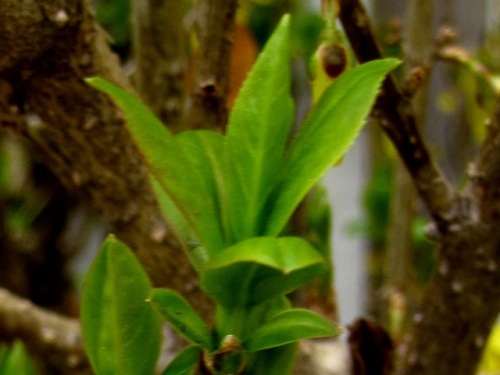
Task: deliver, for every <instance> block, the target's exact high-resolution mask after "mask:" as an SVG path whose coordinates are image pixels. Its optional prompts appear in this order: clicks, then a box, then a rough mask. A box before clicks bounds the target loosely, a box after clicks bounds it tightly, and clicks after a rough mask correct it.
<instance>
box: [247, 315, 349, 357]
mask: <svg viewBox="0 0 500 375" xmlns="http://www.w3.org/2000/svg"><path fill="white" fill-rule="evenodd" d="M340 333H341V330H340V329H339V328H338V327H336V326H334V325H333V324H332V323H331V322H330V321H329V320H327V319H325V318H323V317H321V316H319V315H317V314H315V313H314V312H312V311H310V310H305V309H290V310H286V311H283V312H281V313H279V314H276V315H275V316H273V317H272V318H271V319H269V320H268V321H267V322H265V323H264V324H263V325H261V326H260V327H259V328H258V329H257V330H256V331H255V332H254V334H253V336H252V337H250V339H249V340H248V341H247V342H246V343H244V347H245V349H247V350H248V351H250V352H256V351H259V350H264V349H269V348H275V347H278V346H282V345H285V344H290V343H292V342H295V341H299V340H304V339H311V338H319V337H331V336H336V335H339V334H340Z"/></svg>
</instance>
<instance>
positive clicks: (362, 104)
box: [266, 59, 400, 235]
mask: <svg viewBox="0 0 500 375" xmlns="http://www.w3.org/2000/svg"><path fill="white" fill-rule="evenodd" d="M399 64H400V62H399V60H396V59H385V60H377V61H371V62H368V63H365V64H363V65H360V66H358V67H356V68H354V69H351V70H349V71H348V72H346V73H344V74H342V75H341V76H340V77H339V78H337V79H336V80H335V81H334V82H333V84H332V85H331V86H330V87H329V88H328V89H327V90H326V91H325V93H324V94H323V96H322V97H321V98H320V100H319V101H318V103H317V104H316V106H315V107H314V108H313V111H312V113H311V114H310V115H309V117H308V118H307V119H306V121H305V122H304V124H303V125H302V127H301V128H300V129H299V131H298V134H297V136H296V137H295V139H294V140H293V142H292V144H291V147H290V150H289V153H288V155H287V158H286V162H285V166H284V168H283V170H282V180H281V181H280V183H279V184H277V185H276V186H275V190H274V192H273V196H272V198H273V199H271V202H274V204H273V205H272V207H270V208H269V210H268V212H269V213H270V217H269V221H268V225H267V231H266V234H268V235H277V234H278V233H279V232H280V231H281V230H282V229H283V227H284V226H285V224H286V222H287V221H288V219H289V218H290V216H291V215H292V213H293V211H294V210H295V208H296V207H297V205H298V204H299V202H300V201H301V200H302V199H303V198H304V196H305V194H306V193H307V192H308V191H309V190H310V189H311V187H312V186H313V185H314V184H315V183H316V182H317V181H318V180H319V179H320V178H321V176H323V174H324V173H325V172H326V171H327V170H328V169H329V168H330V167H331V166H332V165H333V164H335V163H336V162H337V161H338V160H339V159H340V158H341V157H342V156H343V155H344V153H345V152H346V151H347V150H348V148H349V147H350V146H351V144H352V143H353V142H354V140H355V138H356V137H357V135H358V133H359V132H360V130H361V128H362V126H363V124H364V122H365V119H366V117H367V116H368V114H369V112H370V109H371V107H372V105H373V102H374V100H375V98H376V96H377V93H378V89H379V87H380V84H381V82H382V81H383V79H384V77H385V76H386V75H387V73H388V72H389V71H391V70H392V69H394V68H395V67H396V66H398V65H399Z"/></svg>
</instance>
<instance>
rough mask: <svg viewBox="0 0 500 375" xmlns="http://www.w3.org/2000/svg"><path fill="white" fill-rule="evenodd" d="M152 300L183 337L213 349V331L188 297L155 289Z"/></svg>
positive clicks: (166, 290) (170, 291) (171, 291)
mask: <svg viewBox="0 0 500 375" xmlns="http://www.w3.org/2000/svg"><path fill="white" fill-rule="evenodd" d="M150 301H151V303H152V304H153V306H155V307H156V308H157V309H158V311H159V312H160V314H161V315H162V316H163V317H164V318H165V319H166V320H167V321H168V322H169V323H170V325H171V326H172V328H173V329H174V330H175V331H176V332H177V333H179V334H180V335H181V336H182V337H184V338H185V339H186V340H188V341H189V342H191V343H193V344H197V345H200V346H202V347H203V348H206V349H209V350H211V349H212V346H213V345H212V333H211V332H210V329H209V328H208V326H207V325H206V324H205V322H204V321H203V319H201V318H200V316H199V315H198V313H197V312H196V311H195V310H194V309H193V307H192V306H191V305H190V304H189V302H188V301H186V299H184V298H183V297H182V296H181V295H180V294H179V293H177V292H174V291H173V290H169V289H163V288H161V289H153V291H152V292H151V296H150Z"/></svg>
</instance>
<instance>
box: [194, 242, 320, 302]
mask: <svg viewBox="0 0 500 375" xmlns="http://www.w3.org/2000/svg"><path fill="white" fill-rule="evenodd" d="M324 270H325V263H324V260H323V258H322V257H321V255H320V254H319V253H318V252H317V251H316V250H315V249H314V248H313V247H312V246H311V245H310V244H308V243H307V242H306V241H304V240H302V239H301V238H298V237H281V238H274V237H258V238H252V239H249V240H245V241H242V242H240V243H238V244H236V245H234V246H231V247H229V248H227V249H224V250H223V251H221V252H219V253H217V254H216V255H215V256H214V258H213V259H212V260H211V261H209V262H208V263H207V264H206V265H205V267H204V269H203V270H202V272H201V285H202V288H203V289H204V290H205V292H206V293H207V294H208V295H209V296H210V297H212V298H213V299H214V300H215V301H217V302H218V303H221V304H222V305H227V306H245V305H249V304H258V303H262V302H264V301H266V300H269V299H272V298H274V297H277V296H279V295H282V294H285V293H288V292H291V291H292V290H294V289H296V288H298V287H299V286H300V285H302V284H304V283H305V282H307V281H308V280H310V279H312V278H314V277H316V276H318V275H320V274H321V273H322V272H324ZM228 291H231V293H228Z"/></svg>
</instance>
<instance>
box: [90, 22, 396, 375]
mask: <svg viewBox="0 0 500 375" xmlns="http://www.w3.org/2000/svg"><path fill="white" fill-rule="evenodd" d="M289 34H290V33H289V18H288V17H287V16H285V17H284V18H283V19H282V21H281V22H280V24H279V26H278V27H277V29H276V31H275V32H274V34H273V35H272V37H271V38H270V40H269V42H268V43H267V45H266V47H265V49H264V50H263V52H262V54H261V55H260V57H259V59H258V61H257V62H256V64H255V66H254V68H253V69H252V72H251V73H250V74H249V77H248V78H247V80H246V82H245V84H244V86H243V87H242V89H241V91H240V94H239V97H238V99H237V101H236V103H235V106H234V108H233V111H232V113H231V116H230V119H229V124H228V128H227V133H226V134H225V135H222V134H219V133H216V132H212V131H205V130H203V131H186V132H183V133H181V134H178V135H176V136H174V135H172V134H171V133H170V132H169V131H168V130H167V128H166V127H165V126H164V125H163V124H162V123H161V122H160V121H159V120H158V119H156V117H155V116H154V115H152V114H151V113H150V112H149V111H148V110H147V109H146V108H145V107H144V106H143V105H142V104H141V103H140V102H139V101H138V100H137V99H135V98H134V97H133V96H132V95H130V94H129V93H127V92H125V91H123V90H121V89H120V88H118V87H115V86H113V85H112V84H110V83H108V82H106V81H104V80H102V79H99V78H93V79H90V80H89V83H90V84H91V85H92V86H94V87H96V88H98V89H99V90H101V91H103V92H105V93H107V94H109V95H110V96H111V97H112V98H113V99H114V100H115V101H116V102H117V103H118V104H119V105H120V106H121V107H122V109H123V110H124V112H125V115H126V118H127V122H128V126H129V130H130V132H131V134H132V136H133V138H134V139H135V141H136V142H137V144H138V145H139V147H140V149H141V150H142V152H143V154H144V156H145V158H146V160H147V162H148V164H149V166H150V168H151V172H152V174H153V176H154V179H155V184H156V186H157V189H156V190H157V192H158V194H159V195H160V198H161V199H160V200H162V201H169V200H170V201H171V202H173V204H174V205H175V206H176V207H177V209H178V210H179V212H180V213H181V214H182V216H183V217H184V219H185V220H186V222H187V224H188V225H189V227H190V228H191V230H192V231H193V233H194V235H195V236H196V238H197V239H198V240H199V241H200V243H201V246H200V247H198V249H197V251H195V252H192V253H190V254H189V255H190V259H191V261H192V263H193V265H194V266H195V268H196V269H197V270H198V272H199V275H200V284H201V287H202V289H203V291H204V292H205V293H206V294H207V295H208V296H209V297H210V298H212V299H213V300H214V301H215V303H216V316H215V327H214V328H213V329H211V328H210V327H209V326H208V325H207V324H206V323H205V322H204V321H203V320H202V319H201V317H199V315H198V314H197V313H196V311H195V309H194V308H193V307H192V306H191V305H190V304H189V303H188V302H187V301H186V300H185V299H184V298H183V297H182V296H180V295H179V294H178V293H176V292H174V291H172V290H167V289H151V286H150V284H149V281H148V280H147V277H146V275H145V274H144V271H142V269H141V267H140V266H139V264H138V263H137V261H136V259H135V258H134V256H133V255H132V254H131V253H130V251H129V250H128V249H127V248H126V247H125V246H124V245H123V244H121V243H120V242H119V241H117V240H116V239H114V238H112V237H111V238H108V239H107V240H106V242H105V243H104V245H103V247H102V250H101V252H100V254H99V255H98V257H97V258H96V260H95V262H94V265H93V266H92V268H91V270H90V272H89V274H88V276H87V279H86V282H85V286H84V294H83V302H82V304H83V307H82V326H83V334H84V340H85V343H86V347H87V351H88V354H89V358H90V361H91V363H92V366H93V368H94V370H95V372H96V373H97V374H113V373H114V374H150V373H152V371H153V368H154V364H155V359H156V356H157V355H158V351H159V345H160V319H159V315H161V316H162V317H163V318H164V319H166V320H167V321H168V322H169V323H170V325H171V326H172V327H173V328H174V329H175V330H176V331H177V332H178V333H179V334H180V335H182V336H183V337H184V338H185V339H186V340H187V341H188V342H190V344H191V345H190V346H188V347H187V348H186V349H185V350H184V351H182V352H181V353H180V354H179V355H178V357H177V358H176V359H175V360H174V361H173V362H172V363H171V364H170V365H169V367H167V369H166V370H165V371H164V374H192V373H194V372H195V371H196V368H197V366H199V363H201V366H203V367H204V368H205V369H206V371H207V372H208V373H212V374H230V373H231V374H241V373H245V374H263V373H266V374H270V375H273V374H276V375H278V374H287V373H289V371H290V370H291V366H292V364H293V356H294V352H295V348H296V342H297V341H298V340H301V339H306V338H313V337H326V336H333V335H336V334H338V333H339V329H338V328H337V327H335V326H334V325H332V324H331V323H330V322H329V321H328V320H326V319H324V318H322V317H320V316H318V315H316V314H314V313H313V312H311V311H308V310H304V309H296V308H292V307H291V306H290V303H289V301H288V300H287V298H286V295H287V294H288V293H289V292H291V291H293V290H295V289H296V288H298V287H299V286H301V285H303V284H304V283H306V282H307V281H309V280H311V279H313V278H315V277H318V276H320V275H322V274H323V273H324V272H325V271H326V270H327V267H326V264H325V261H324V257H323V256H322V255H321V254H320V253H319V252H318V251H317V250H316V249H315V248H314V247H313V246H312V245H311V244H309V243H308V242H307V241H305V240H304V239H301V238H297V237H280V234H281V233H282V231H283V230H284V228H285V226H286V224H287V222H288V220H289V218H290V216H291V215H292V213H293V212H294V210H295V209H296V207H297V205H298V204H299V203H300V201H301V200H302V199H303V198H304V196H305V195H306V194H307V192H308V191H309V190H310V189H311V187H312V186H313V185H314V184H315V183H316V182H317V181H318V180H319V179H320V178H321V177H322V175H323V174H324V173H325V172H326V170H327V169H328V168H329V167H330V166H331V165H332V164H334V163H336V162H337V161H338V160H339V159H340V158H341V157H342V155H343V154H344V153H345V152H346V151H347V149H348V148H349V146H350V145H351V144H352V142H353V141H354V139H355V137H356V136H357V134H358V133H359V131H360V129H361V127H362V125H363V123H364V119H365V117H366V116H367V114H368V112H369V110H370V107H371V105H372V103H373V101H374V99H375V97H376V94H377V91H378V87H379V85H380V82H381V81H382V79H383V78H384V77H385V75H386V74H387V73H388V72H389V71H390V70H391V69H393V68H394V67H395V66H397V65H398V62H397V61H396V60H394V59H389V60H380V61H375V62H372V63H368V64H364V65H362V66H360V67H358V68H355V69H353V70H351V71H350V72H348V73H346V74H344V75H342V76H341V77H340V78H338V79H337V80H336V81H335V82H334V84H333V85H332V86H330V87H329V88H328V89H327V90H326V91H325V93H324V95H323V97H322V98H321V99H320V100H319V101H318V103H317V105H316V106H315V108H314V109H313V111H312V112H311V113H310V115H309V116H308V118H307V119H306V121H305V122H304V124H303V125H302V126H301V128H300V129H299V131H298V132H297V134H296V135H295V136H293V137H292V125H293V114H294V107H293V102H292V99H291V97H290V81H291V79H290V69H289V56H290V44H291V42H290V35H289ZM146 299H147V300H148V301H150V303H151V304H152V305H153V306H154V307H155V309H151V308H150V306H148V305H147V304H146V303H144V300H146ZM158 313H159V315H158ZM200 359H201V360H200Z"/></svg>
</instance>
